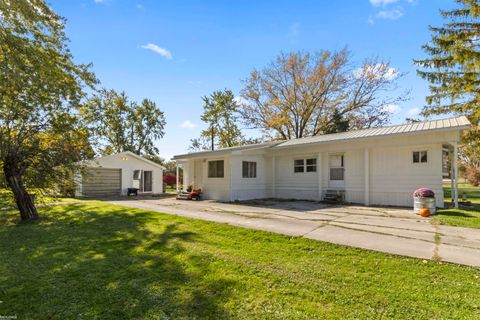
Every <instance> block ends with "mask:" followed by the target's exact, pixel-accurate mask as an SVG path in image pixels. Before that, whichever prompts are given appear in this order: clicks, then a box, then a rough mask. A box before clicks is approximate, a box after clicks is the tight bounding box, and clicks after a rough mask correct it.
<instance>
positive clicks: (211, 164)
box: [208, 160, 224, 178]
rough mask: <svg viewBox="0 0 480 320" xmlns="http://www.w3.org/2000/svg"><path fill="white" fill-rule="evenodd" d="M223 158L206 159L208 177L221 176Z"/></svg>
mask: <svg viewBox="0 0 480 320" xmlns="http://www.w3.org/2000/svg"><path fill="white" fill-rule="evenodd" d="M223 174H224V173H223V160H217V161H208V177H209V178H223Z"/></svg>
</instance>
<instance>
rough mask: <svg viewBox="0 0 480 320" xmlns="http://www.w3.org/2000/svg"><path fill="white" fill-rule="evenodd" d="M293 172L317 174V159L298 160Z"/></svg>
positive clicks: (294, 164) (295, 161) (295, 162)
mask: <svg viewBox="0 0 480 320" xmlns="http://www.w3.org/2000/svg"><path fill="white" fill-rule="evenodd" d="M293 171H294V172H295V173H298V172H317V159H315V158H312V159H296V160H294V163H293Z"/></svg>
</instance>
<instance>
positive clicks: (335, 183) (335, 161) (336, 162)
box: [328, 154, 345, 189]
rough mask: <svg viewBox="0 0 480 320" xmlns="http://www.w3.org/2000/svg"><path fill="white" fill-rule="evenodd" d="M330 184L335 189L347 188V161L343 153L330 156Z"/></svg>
mask: <svg viewBox="0 0 480 320" xmlns="http://www.w3.org/2000/svg"><path fill="white" fill-rule="evenodd" d="M328 186H329V187H330V188H335V189H343V188H345V161H344V155H343V154H331V155H329V156H328Z"/></svg>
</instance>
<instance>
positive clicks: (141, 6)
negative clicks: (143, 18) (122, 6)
mask: <svg viewBox="0 0 480 320" xmlns="http://www.w3.org/2000/svg"><path fill="white" fill-rule="evenodd" d="M135 7H136V8H137V9H139V10H142V9H143V5H141V4H140V3H139V4H137V5H136V6H135Z"/></svg>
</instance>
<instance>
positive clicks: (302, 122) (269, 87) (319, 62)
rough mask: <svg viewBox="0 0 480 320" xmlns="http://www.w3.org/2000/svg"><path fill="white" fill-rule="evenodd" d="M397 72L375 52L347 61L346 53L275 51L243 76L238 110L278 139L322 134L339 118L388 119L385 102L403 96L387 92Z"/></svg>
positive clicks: (372, 122) (353, 123) (367, 123)
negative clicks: (273, 56)
mask: <svg viewBox="0 0 480 320" xmlns="http://www.w3.org/2000/svg"><path fill="white" fill-rule="evenodd" d="M398 76H400V74H399V72H398V71H397V70H396V69H394V68H392V67H391V66H390V64H389V63H388V62H385V61H382V60H380V59H378V58H376V57H374V58H370V59H367V60H366V61H364V63H362V64H361V65H359V66H356V67H355V66H353V65H352V61H351V57H350V53H349V52H348V51H347V50H346V49H344V50H341V51H337V52H330V51H321V52H319V53H317V54H309V53H301V52H295V53H289V54H283V53H282V54H280V55H279V56H278V57H277V58H276V60H275V61H273V62H272V63H270V64H269V65H268V66H267V67H266V68H265V69H263V70H260V71H259V70H254V71H253V72H252V73H251V74H250V77H249V78H248V79H246V80H245V88H244V89H243V90H242V92H241V96H242V97H243V98H244V99H245V100H246V101H247V103H242V106H241V113H242V115H243V118H244V120H245V122H246V123H247V124H249V125H250V127H252V128H259V129H262V130H264V131H266V132H271V133H273V135H274V136H276V137H278V138H281V139H292V138H301V137H306V136H315V135H319V134H324V133H326V132H330V131H331V130H332V126H333V127H335V122H337V124H338V121H339V118H343V119H346V120H348V122H349V126H350V127H352V128H364V127H372V126H378V125H381V124H384V123H386V122H388V116H389V112H388V111H386V109H385V107H386V106H388V105H389V104H394V103H397V102H399V101H401V100H403V99H404V98H405V95H399V96H398V97H393V98H391V97H388V96H387V94H388V91H390V90H394V89H395V88H396V85H395V80H396V78H398Z"/></svg>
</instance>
